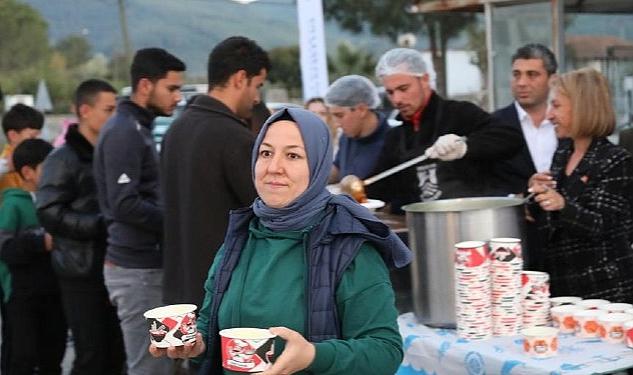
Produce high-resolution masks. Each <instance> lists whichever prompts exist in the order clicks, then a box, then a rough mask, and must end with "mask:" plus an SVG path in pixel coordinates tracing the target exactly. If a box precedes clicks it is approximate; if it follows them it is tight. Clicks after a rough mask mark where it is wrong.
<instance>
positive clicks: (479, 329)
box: [455, 241, 492, 340]
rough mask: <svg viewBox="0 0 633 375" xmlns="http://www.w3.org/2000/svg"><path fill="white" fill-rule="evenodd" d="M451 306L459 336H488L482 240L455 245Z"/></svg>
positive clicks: (487, 285)
mask: <svg viewBox="0 0 633 375" xmlns="http://www.w3.org/2000/svg"><path fill="white" fill-rule="evenodd" d="M455 306H456V318H457V319H456V320H457V334H458V336H459V337H461V338H464V339H468V340H482V339H487V338H490V337H492V321H491V313H492V310H491V300H490V260H489V254H488V249H487V247H486V244H485V242H483V241H466V242H460V243H458V244H455Z"/></svg>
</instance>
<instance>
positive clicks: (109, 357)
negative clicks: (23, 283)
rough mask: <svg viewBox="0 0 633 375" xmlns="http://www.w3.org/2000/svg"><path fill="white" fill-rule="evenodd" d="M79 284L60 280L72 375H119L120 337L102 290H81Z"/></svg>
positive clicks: (113, 311) (122, 361) (121, 358)
mask: <svg viewBox="0 0 633 375" xmlns="http://www.w3.org/2000/svg"><path fill="white" fill-rule="evenodd" d="M81 282H82V281H81V280H71V281H69V280H60V287H61V291H62V303H63V306H64V312H65V313H66V320H67V321H68V326H69V328H70V330H71V331H72V335H73V342H74V346H75V361H74V362H73V367H72V372H71V374H72V375H100V374H103V375H120V374H122V373H123V371H124V367H125V349H124V346H123V335H122V334H121V327H120V325H119V318H118V317H117V314H116V309H115V308H114V306H112V304H110V300H109V299H108V292H107V290H106V288H105V286H103V287H101V288H99V286H96V287H95V288H94V289H92V290H90V289H85V290H80V289H78V288H77V283H81Z"/></svg>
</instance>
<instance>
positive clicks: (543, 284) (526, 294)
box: [521, 271, 550, 328]
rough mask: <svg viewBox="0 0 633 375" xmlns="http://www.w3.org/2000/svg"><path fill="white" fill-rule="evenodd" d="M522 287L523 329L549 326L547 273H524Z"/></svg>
mask: <svg viewBox="0 0 633 375" xmlns="http://www.w3.org/2000/svg"><path fill="white" fill-rule="evenodd" d="M521 285H522V286H521V295H522V299H523V328H532V327H539V326H547V325H549V323H550V314H549V308H550V301H549V275H548V274H547V273H545V272H537V271H523V272H522V273H521Z"/></svg>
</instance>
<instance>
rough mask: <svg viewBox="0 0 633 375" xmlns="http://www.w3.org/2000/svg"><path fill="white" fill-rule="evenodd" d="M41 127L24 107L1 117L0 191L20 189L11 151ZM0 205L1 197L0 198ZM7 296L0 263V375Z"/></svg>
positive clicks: (4, 367)
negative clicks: (0, 326)
mask: <svg viewBox="0 0 633 375" xmlns="http://www.w3.org/2000/svg"><path fill="white" fill-rule="evenodd" d="M43 125H44V115H42V114H41V113H40V112H38V111H37V110H36V109H34V108H32V107H29V106H26V105H24V104H16V105H14V106H13V107H11V109H10V110H9V112H7V113H5V115H4V117H3V118H2V130H3V131H4V135H5V137H6V139H7V144H5V146H4V149H3V150H2V153H0V192H2V191H3V190H4V189H7V188H16V187H20V186H22V179H21V178H20V175H19V174H18V173H17V172H15V171H14V170H13V163H12V162H11V155H12V153H13V150H14V149H15V148H16V147H17V146H18V145H19V144H20V142H22V141H23V140H25V139H30V138H36V137H37V136H38V135H39V134H40V131H41V129H42V126H43ZM0 202H2V196H0ZM10 293H11V275H10V274H9V270H8V268H7V265H6V264H4V263H3V262H1V261H0V315H1V316H2V354H1V355H0V373H2V374H8V373H9V369H8V357H9V356H10V354H9V345H8V342H9V341H10V338H9V332H8V327H9V323H8V321H9V320H8V318H7V314H6V304H5V303H6V301H7V300H8V299H9V294H10Z"/></svg>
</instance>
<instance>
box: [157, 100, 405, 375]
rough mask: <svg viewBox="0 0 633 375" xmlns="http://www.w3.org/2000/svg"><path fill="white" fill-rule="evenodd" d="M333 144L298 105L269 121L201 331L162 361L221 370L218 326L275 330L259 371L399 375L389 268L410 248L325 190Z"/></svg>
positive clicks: (218, 261) (212, 279) (213, 276)
mask: <svg viewBox="0 0 633 375" xmlns="http://www.w3.org/2000/svg"><path fill="white" fill-rule="evenodd" d="M331 147H332V146H331V140H330V136H329V131H328V128H327V125H326V124H325V123H323V121H322V120H320V119H319V118H318V117H317V116H316V115H314V114H313V113H311V112H309V111H306V110H304V109H298V108H286V109H283V110H280V111H278V112H277V113H275V114H274V115H273V116H271V117H270V118H269V119H268V121H267V122H266V123H265V124H264V126H263V127H262V130H261V132H260V133H259V136H258V137H257V140H256V142H255V146H254V148H253V163H252V172H253V176H254V178H253V179H254V182H255V187H256V189H257V192H258V195H259V198H257V199H256V200H255V202H254V203H253V205H252V206H251V207H249V208H245V209H242V210H237V211H234V212H232V213H231V218H230V223H229V228H228V230H227V235H226V237H225V241H224V244H223V246H222V248H221V250H220V252H219V253H218V256H217V257H216V258H215V261H214V263H213V265H212V266H211V269H210V271H209V277H208V279H207V281H206V283H205V290H206V297H205V300H204V304H203V306H202V309H201V310H200V314H199V317H198V329H199V331H200V333H201V336H200V337H199V339H198V340H197V342H196V343H195V345H193V346H191V345H187V346H185V347H179V348H169V349H168V350H166V352H167V354H168V355H169V356H171V357H181V358H182V357H195V356H200V357H201V359H203V360H204V363H203V371H202V372H201V373H205V374H217V373H221V371H222V370H221V359H220V353H219V345H220V340H219V334H218V332H219V331H220V330H221V329H226V328H233V327H257V328H269V327H270V331H271V332H272V333H274V334H276V335H277V336H278V339H277V342H276V343H275V354H276V356H277V358H276V361H275V363H274V365H273V366H272V367H271V368H270V369H269V370H267V371H265V372H264V373H263V374H291V373H297V372H299V373H301V372H302V371H303V370H305V371H309V372H310V373H314V374H393V373H395V372H396V370H397V369H398V366H399V364H400V362H401V360H402V339H401V337H400V334H399V332H398V326H397V323H396V318H397V311H396V308H395V306H394V292H393V289H392V287H391V283H390V280H389V273H388V270H387V266H395V267H403V266H405V265H406V264H408V263H409V262H410V260H411V253H410V251H409V249H408V248H407V247H406V246H405V245H404V244H403V243H402V241H400V239H398V237H397V236H396V235H394V234H393V233H392V232H391V231H390V230H389V229H388V227H387V226H386V225H385V224H383V223H381V222H380V221H378V220H377V219H376V218H375V217H374V216H373V215H372V214H371V213H370V212H369V211H368V210H367V209H366V208H364V207H362V206H360V205H358V204H357V203H356V202H355V201H353V200H352V199H351V197H349V196H339V195H331V194H330V193H329V192H328V191H327V189H326V183H327V180H328V176H329V173H330V169H331V166H332V149H331ZM150 350H151V351H152V352H153V353H154V354H155V355H159V354H162V353H164V351H162V352H161V351H160V350H158V349H156V348H151V349H150ZM224 373H230V372H228V371H227V370H224Z"/></svg>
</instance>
